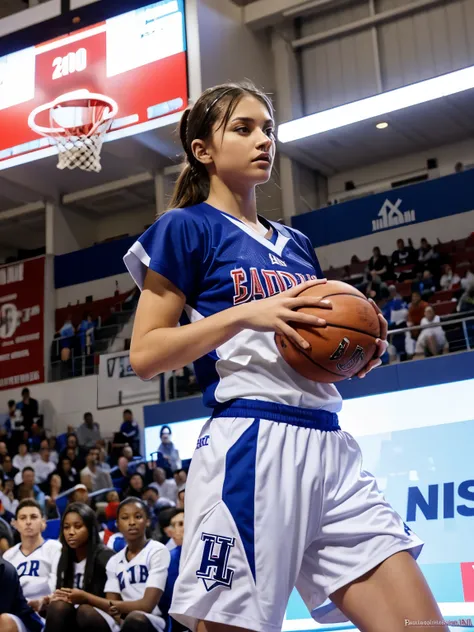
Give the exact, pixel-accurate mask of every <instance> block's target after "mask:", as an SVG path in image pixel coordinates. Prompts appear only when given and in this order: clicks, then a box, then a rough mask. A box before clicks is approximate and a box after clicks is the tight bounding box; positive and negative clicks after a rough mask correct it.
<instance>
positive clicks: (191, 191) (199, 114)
mask: <svg viewBox="0 0 474 632" xmlns="http://www.w3.org/2000/svg"><path fill="white" fill-rule="evenodd" d="M245 96H252V97H255V98H256V99H258V100H259V101H260V102H261V103H263V105H265V107H266V108H268V111H269V112H270V116H272V117H273V104H272V102H271V100H270V98H269V97H268V96H267V95H266V94H265V93H264V92H262V91H261V90H259V89H258V88H257V87H256V86H255V85H254V84H253V83H251V82H250V81H245V82H240V83H224V84H221V85H219V86H214V87H213V88H209V89H208V90H206V91H205V92H203V93H202V94H201V96H200V97H199V99H198V100H197V101H196V103H195V104H194V106H193V107H192V108H188V109H187V110H185V112H184V114H183V116H182V118H181V122H180V124H179V136H180V138H181V143H182V145H183V149H184V153H185V155H186V162H185V165H184V168H183V171H182V172H181V174H180V176H179V178H178V180H177V182H176V185H175V188H174V192H173V197H172V198H171V201H170V206H169V208H170V209H171V208H184V207H185V206H193V205H194V204H200V203H201V202H204V200H206V199H207V197H208V195H209V175H208V172H207V169H206V167H205V166H204V165H203V164H202V163H201V162H200V161H199V160H198V159H197V158H196V157H195V156H194V154H193V151H192V149H191V144H192V142H193V141H194V140H196V139H201V140H207V139H208V138H209V137H210V136H211V134H212V131H213V127H214V125H215V124H216V123H217V121H219V119H222V120H221V123H220V125H219V129H220V128H221V127H222V128H224V129H225V127H226V126H227V124H228V123H229V119H230V117H231V116H232V113H233V112H234V110H235V108H236V107H237V105H238V103H239V101H240V100H241V99H242V98H243V97H245Z"/></svg>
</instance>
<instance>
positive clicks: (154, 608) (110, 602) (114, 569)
mask: <svg viewBox="0 0 474 632" xmlns="http://www.w3.org/2000/svg"><path fill="white" fill-rule="evenodd" d="M149 525H150V520H149V515H148V508H147V506H146V505H145V503H144V502H143V501H142V500H139V499H138V498H126V499H125V500H123V501H122V502H121V503H120V506H119V508H118V512H117V526H118V528H119V530H120V532H121V533H122V534H123V536H124V537H125V541H126V543H127V546H126V548H125V549H123V550H122V551H120V552H119V553H117V554H116V555H114V557H113V558H112V559H111V560H109V563H108V564H107V583H106V585H105V592H106V597H105V599H102V598H98V597H94V596H91V595H88V596H87V600H86V601H84V600H83V599H84V596H83V595H80V594H79V592H80V591H77V590H73V591H71V595H70V598H71V600H72V601H73V602H75V603H88V604H90V605H93V606H95V607H97V608H101V609H102V611H104V612H106V613H108V614H109V615H113V616H114V617H115V619H116V620H117V621H119V620H121V619H123V623H122V626H121V630H122V632H155V630H158V632H163V630H164V629H165V621H164V619H163V618H162V616H161V612H160V609H159V608H158V602H159V600H160V598H161V595H162V594H163V590H164V588H165V585H166V578H167V576H168V566H169V563H170V554H169V551H168V549H167V548H166V547H165V546H163V544H160V543H159V542H154V541H153V540H147V537H146V529H147V527H148V526H149Z"/></svg>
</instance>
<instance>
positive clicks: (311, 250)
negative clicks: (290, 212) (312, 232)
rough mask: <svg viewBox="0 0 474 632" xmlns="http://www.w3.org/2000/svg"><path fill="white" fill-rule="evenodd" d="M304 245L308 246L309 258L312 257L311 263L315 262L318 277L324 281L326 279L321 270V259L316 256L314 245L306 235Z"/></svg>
mask: <svg viewBox="0 0 474 632" xmlns="http://www.w3.org/2000/svg"><path fill="white" fill-rule="evenodd" d="M304 244H305V246H306V250H307V251H308V254H309V256H310V257H311V261H312V262H313V265H314V269H315V270H316V276H317V277H318V279H322V278H323V277H324V274H323V271H322V270H321V265H320V263H319V259H318V257H317V256H316V252H315V250H314V248H313V244H312V243H311V242H310V240H309V238H308V237H306V235H304Z"/></svg>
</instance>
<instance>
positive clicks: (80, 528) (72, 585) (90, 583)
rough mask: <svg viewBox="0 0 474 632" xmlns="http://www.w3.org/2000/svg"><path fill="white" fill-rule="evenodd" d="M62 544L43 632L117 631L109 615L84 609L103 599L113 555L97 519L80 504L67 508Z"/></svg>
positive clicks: (62, 524)
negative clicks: (54, 587)
mask: <svg viewBox="0 0 474 632" xmlns="http://www.w3.org/2000/svg"><path fill="white" fill-rule="evenodd" d="M61 542H62V545H63V547H62V553H61V557H60V560H59V564H58V581H57V591H56V592H55V593H54V596H53V600H52V601H51V603H50V605H49V607H48V612H47V616H46V630H47V631H48V632H50V631H51V632H69V631H74V632H86V631H88V632H89V631H90V632H92V631H97V632H98V631H102V630H104V628H105V629H107V630H109V628H110V631H112V630H116V629H118V626H115V625H114V620H113V619H112V617H111V616H110V615H107V614H106V613H103V615H101V614H99V613H98V612H97V611H96V610H94V608H92V607H90V606H87V605H86V604H88V600H89V599H90V598H94V597H99V598H102V599H103V598H104V597H105V591H104V587H105V583H106V581H107V573H106V567H107V563H108V561H109V560H110V558H111V557H113V555H114V552H113V551H112V550H111V549H109V548H107V547H106V546H105V545H104V544H102V542H101V541H100V536H99V529H98V524H97V518H96V515H95V513H94V512H93V511H92V509H91V508H90V507H88V506H87V505H84V504H83V503H73V504H71V505H69V506H68V507H67V509H66V511H65V513H64V515H63V517H62V521H61ZM73 589H74V590H73ZM79 596H80V598H81V599H80V600H79V599H78V600H77V601H76V599H75V597H79ZM55 598H56V599H55ZM79 603H80V604H84V605H79ZM78 606H79V607H78Z"/></svg>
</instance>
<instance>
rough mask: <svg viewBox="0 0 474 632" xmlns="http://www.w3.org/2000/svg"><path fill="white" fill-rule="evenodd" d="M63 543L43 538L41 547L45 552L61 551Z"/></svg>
mask: <svg viewBox="0 0 474 632" xmlns="http://www.w3.org/2000/svg"><path fill="white" fill-rule="evenodd" d="M62 548H63V545H62V544H61V542H60V541H59V540H45V542H44V544H43V549H44V552H45V553H53V554H54V553H57V552H58V551H62Z"/></svg>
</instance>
